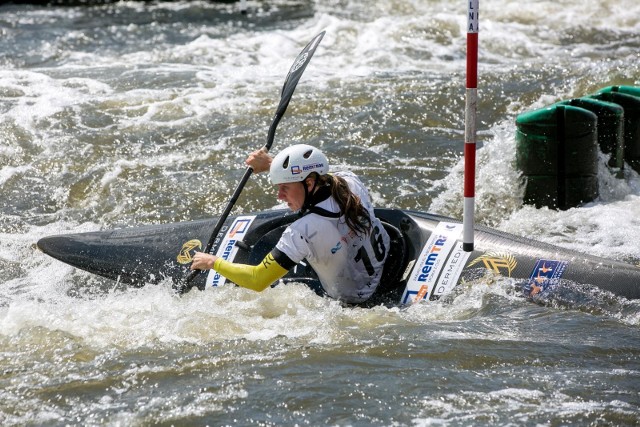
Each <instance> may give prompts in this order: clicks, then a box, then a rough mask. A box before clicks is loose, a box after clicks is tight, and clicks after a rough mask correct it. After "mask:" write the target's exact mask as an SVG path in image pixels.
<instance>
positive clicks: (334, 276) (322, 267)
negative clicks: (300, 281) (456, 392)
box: [191, 144, 389, 304]
mask: <svg viewBox="0 0 640 427" xmlns="http://www.w3.org/2000/svg"><path fill="white" fill-rule="evenodd" d="M245 163H246V164H247V165H248V166H250V167H251V168H253V170H254V172H256V173H259V172H265V171H267V170H268V171H269V178H270V180H271V183H272V184H274V185H277V186H278V199H279V200H282V201H284V202H286V203H287V205H288V206H289V208H290V209H291V210H292V211H297V212H299V213H300V215H301V217H300V218H299V219H297V220H296V221H294V222H293V223H292V224H290V225H289V226H288V227H287V228H286V230H285V231H284V233H283V234H282V237H281V238H280V240H279V241H278V243H277V244H276V246H275V247H274V248H273V250H272V251H271V252H270V253H269V254H267V256H266V257H265V258H264V259H263V260H262V262H261V263H260V264H258V265H255V266H253V265H246V264H237V263H233V262H229V261H225V260H224V259H222V258H219V257H217V256H215V255H211V254H205V253H203V252H198V253H196V254H195V256H194V257H193V263H192V264H191V269H192V270H208V269H212V268H213V269H214V270H216V271H217V272H218V273H220V274H221V275H223V276H224V277H226V278H227V279H229V280H231V281H232V282H234V283H236V284H237V285H239V286H242V287H245V288H249V289H253V290H255V291H262V290H264V289H266V288H267V287H269V286H270V285H271V284H273V283H274V282H275V281H277V280H278V279H280V278H281V277H283V276H284V275H285V274H286V273H287V271H288V270H290V269H291V268H293V267H294V266H295V265H296V264H298V263H299V262H300V261H302V260H303V259H306V260H307V261H308V262H309V264H310V265H311V267H313V269H314V270H315V272H316V273H317V274H318V278H319V279H320V283H321V284H322V287H323V289H324V291H325V292H326V294H327V295H329V296H330V297H332V298H335V299H338V300H340V301H344V302H346V303H351V304H358V303H362V302H365V301H366V300H367V299H368V298H369V297H370V296H371V295H372V294H373V292H374V291H375V289H376V287H377V286H378V284H379V283H380V277H381V276H382V268H383V266H384V262H385V260H386V258H387V253H388V249H389V235H388V234H387V232H386V230H385V229H384V227H383V226H382V224H381V223H380V220H379V219H378V218H376V217H375V214H374V210H373V206H372V205H371V200H370V198H369V194H368V192H367V190H366V188H365V186H364V184H363V183H362V182H361V181H360V179H358V177H357V176H356V175H355V174H353V173H351V172H336V173H333V174H329V173H328V172H329V162H328V160H327V157H326V156H325V155H324V154H323V153H322V151H320V150H319V149H318V148H316V147H313V146H311V145H306V144H299V145H294V146H291V147H289V148H286V149H284V150H282V151H281V152H280V153H278V155H277V156H275V157H274V158H273V159H272V158H271V156H269V154H268V153H267V152H266V151H265V150H258V151H255V152H253V153H251V154H250V155H249V156H248V157H247V159H246V161H245Z"/></svg>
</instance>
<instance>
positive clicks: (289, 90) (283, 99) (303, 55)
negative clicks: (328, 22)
mask: <svg viewBox="0 0 640 427" xmlns="http://www.w3.org/2000/svg"><path fill="white" fill-rule="evenodd" d="M324 34H325V32H324V31H322V32H321V33H320V34H318V35H317V36H315V37H314V38H313V39H312V40H311V41H310V42H309V44H307V45H306V46H305V48H304V49H302V52H300V54H299V55H298V56H297V57H296V59H295V61H294V62H293V65H292V66H291V68H290V69H289V73H288V74H287V77H286V79H285V81H284V85H283V86H282V92H281V95H280V103H279V104H278V108H277V110H276V114H275V116H274V118H273V121H272V123H271V126H270V127H269V133H268V135H267V143H266V144H265V145H264V147H263V149H265V150H266V151H267V152H268V151H269V150H270V149H271V146H272V145H273V140H274V139H275V135H276V128H277V127H278V123H280V120H281V119H282V117H283V116H284V113H285V111H287V106H288V105H289V101H291V97H292V96H293V92H294V90H295V88H296V86H297V84H298V81H300V77H301V76H302V73H303V72H304V70H305V68H307V64H308V63H309V61H310V60H311V57H312V56H313V53H314V52H315V50H316V47H318V44H319V43H320V41H321V40H322V37H324ZM252 173H253V168H251V167H248V168H247V170H246V171H245V172H244V175H243V176H242V179H241V180H240V183H239V184H238V186H237V187H236V189H235V191H234V192H233V195H232V196H231V200H229V202H228V203H227V206H226V207H225V208H224V211H223V212H222V214H221V215H220V217H219V218H218V222H217V223H216V226H215V227H214V229H213V232H212V233H211V236H210V237H209V241H208V242H207V246H206V247H205V249H204V252H205V253H209V252H211V249H212V248H213V245H214V243H215V241H216V238H217V237H218V234H219V233H220V230H221V229H222V226H223V225H224V223H225V221H226V220H227V217H228V216H229V214H230V213H231V210H232V209H233V206H234V205H235V204H236V201H237V200H238V197H240V193H242V190H243V189H244V186H245V185H246V183H247V181H248V180H249V178H250V177H251V174H252ZM200 272H201V270H193V271H191V272H190V273H189V275H187V277H186V278H185V280H184V283H183V284H181V285H180V286H179V287H178V293H180V294H183V293H185V292H188V291H189V290H190V289H191V287H192V286H190V283H191V282H192V281H193V279H195V278H196V277H197V276H198V274H199V273H200Z"/></svg>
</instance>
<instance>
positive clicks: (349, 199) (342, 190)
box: [316, 174, 371, 234]
mask: <svg viewBox="0 0 640 427" xmlns="http://www.w3.org/2000/svg"><path fill="white" fill-rule="evenodd" d="M316 183H317V185H318V186H323V185H328V186H329V188H330V189H331V196H333V198H334V199H335V201H336V202H337V203H338V206H339V207H340V213H341V214H342V215H344V218H345V222H346V223H347V226H348V227H349V229H350V230H351V231H353V232H354V233H357V234H369V232H370V231H371V216H370V215H369V211H368V210H367V209H366V208H365V207H364V206H363V204H362V201H361V200H360V197H358V196H357V195H355V194H353V192H352V191H351V189H350V188H349V184H347V181H345V179H344V178H342V177H339V176H335V175H329V174H327V175H321V176H318V175H317V174H316Z"/></svg>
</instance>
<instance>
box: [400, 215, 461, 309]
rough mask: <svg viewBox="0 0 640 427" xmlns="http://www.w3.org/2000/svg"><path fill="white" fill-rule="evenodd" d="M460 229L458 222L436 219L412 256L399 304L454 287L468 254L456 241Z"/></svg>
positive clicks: (415, 300)
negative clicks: (432, 228) (436, 222)
mask: <svg viewBox="0 0 640 427" xmlns="http://www.w3.org/2000/svg"><path fill="white" fill-rule="evenodd" d="M461 232H462V224H458V223H451V222H440V223H438V225H437V226H436V228H435V230H433V233H431V236H429V240H427V244H426V245H425V246H424V247H423V248H422V252H421V253H420V256H419V257H418V259H417V260H416V263H415V265H414V267H413V271H412V272H411V274H410V276H409V280H408V281H407V286H406V288H405V290H404V293H403V294H402V299H401V300H400V303H401V304H411V303H413V302H417V301H421V300H428V299H429V297H430V296H431V295H434V296H441V295H444V294H446V293H447V292H449V291H450V290H451V289H453V288H454V287H455V285H456V283H457V282H458V278H459V277H460V274H461V272H462V268H463V267H464V264H465V262H466V261H467V259H468V258H469V254H470V253H469V252H464V251H463V250H462V244H461V243H460V242H458V238H459V237H460V233H461Z"/></svg>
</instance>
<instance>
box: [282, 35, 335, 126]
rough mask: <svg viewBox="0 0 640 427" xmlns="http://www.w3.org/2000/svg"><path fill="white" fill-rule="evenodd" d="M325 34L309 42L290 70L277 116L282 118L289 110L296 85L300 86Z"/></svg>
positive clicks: (283, 87)
mask: <svg viewBox="0 0 640 427" xmlns="http://www.w3.org/2000/svg"><path fill="white" fill-rule="evenodd" d="M324 34H325V31H323V32H321V33H320V34H318V35H317V36H315V37H314V38H313V39H312V40H311V41H310V42H309V44H307V46H306V47H305V48H304V49H302V52H300V54H299V55H298V56H297V58H296V60H295V61H293V65H292V66H291V69H290V70H289V74H287V78H286V79H285V81H284V85H283V86H282V94H281V97H280V104H279V105H278V109H277V110H276V116H281V115H282V114H284V112H285V110H286V109H287V106H288V105H289V101H290V100H291V97H292V96H293V91H294V90H296V85H297V84H298V81H299V80H300V77H302V73H304V70H305V68H307V65H308V64H309V61H311V57H312V56H313V54H314V52H315V51H316V48H317V47H318V45H319V44H320V41H322V37H324Z"/></svg>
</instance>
